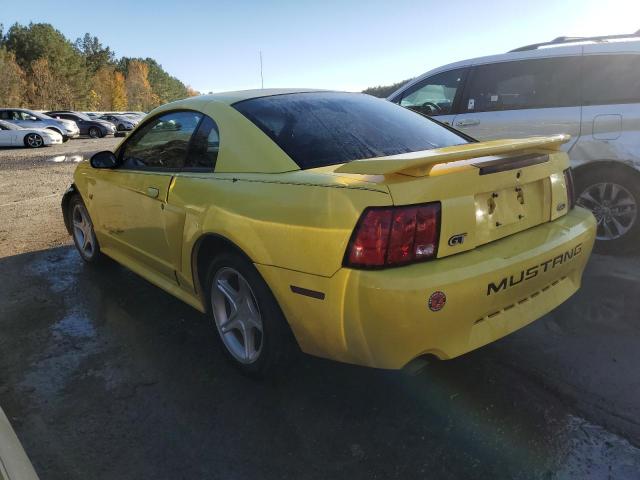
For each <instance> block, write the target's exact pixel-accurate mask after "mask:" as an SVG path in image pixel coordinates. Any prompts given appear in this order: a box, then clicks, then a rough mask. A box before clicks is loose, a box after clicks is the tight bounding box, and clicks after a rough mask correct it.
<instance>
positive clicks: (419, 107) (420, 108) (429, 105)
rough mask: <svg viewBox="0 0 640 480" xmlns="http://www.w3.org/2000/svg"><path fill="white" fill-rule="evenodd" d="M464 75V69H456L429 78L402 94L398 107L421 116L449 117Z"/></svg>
mask: <svg viewBox="0 0 640 480" xmlns="http://www.w3.org/2000/svg"><path fill="white" fill-rule="evenodd" d="M465 74H466V69H465V68H458V69H456V70H449V71H448V72H442V73H438V74H436V75H434V76H433V77H429V78H427V79H426V80H423V81H422V82H420V83H419V84H417V85H415V86H413V87H412V88H410V89H409V90H407V91H406V92H404V93H403V94H402V99H401V100H400V105H401V106H402V107H407V108H409V109H411V110H414V111H416V112H418V113H421V114H422V115H449V114H450V113H453V104H454V100H455V98H456V94H458V93H459V90H460V88H461V87H462V84H463V82H464V76H465Z"/></svg>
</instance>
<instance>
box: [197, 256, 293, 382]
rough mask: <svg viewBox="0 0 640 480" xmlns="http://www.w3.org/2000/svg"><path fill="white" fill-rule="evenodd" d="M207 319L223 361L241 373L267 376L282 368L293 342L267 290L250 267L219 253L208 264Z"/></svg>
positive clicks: (250, 265)
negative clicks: (212, 324)
mask: <svg viewBox="0 0 640 480" xmlns="http://www.w3.org/2000/svg"><path fill="white" fill-rule="evenodd" d="M207 294H208V301H209V307H210V312H211V316H212V318H213V321H214V323H215V325H216V329H217V330H218V336H219V338H220V341H221V343H222V346H223V348H224V351H225V353H226V355H227V357H228V358H229V359H230V360H231V362H232V363H233V364H234V365H235V366H236V367H237V368H239V369H240V370H241V371H242V372H243V373H245V374H247V375H250V376H255V377H268V376H273V375H274V374H277V373H279V372H280V371H282V370H283V369H284V367H285V366H286V365H287V363H288V360H289V359H290V356H291V354H292V352H293V351H294V345H295V344H294V340H293V337H292V334H291V331H290V330H289V326H288V324H287V322H286V320H285V318H284V315H283V314H282V312H281V311H280V307H279V306H278V303H277V302H276V300H275V298H274V297H273V294H272V293H271V290H270V289H269V287H268V286H267V284H266V283H265V281H264V280H263V279H262V277H261V276H260V274H259V273H258V271H257V270H256V268H255V267H254V266H253V264H252V263H251V262H250V261H248V260H247V259H245V258H244V257H242V256H241V255H239V254H235V253H223V254H221V255H219V256H218V257H216V258H215V259H214V260H213V261H212V263H211V265H210V266H209V270H208V275H207Z"/></svg>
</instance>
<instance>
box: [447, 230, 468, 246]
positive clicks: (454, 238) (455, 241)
mask: <svg viewBox="0 0 640 480" xmlns="http://www.w3.org/2000/svg"><path fill="white" fill-rule="evenodd" d="M466 236H467V233H466V232H465V233H456V234H455V235H451V237H449V241H448V242H447V243H448V244H449V246H450V247H455V246H456V245H462V243H463V242H464V237H466Z"/></svg>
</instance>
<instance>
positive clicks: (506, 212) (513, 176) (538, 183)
mask: <svg viewBox="0 0 640 480" xmlns="http://www.w3.org/2000/svg"><path fill="white" fill-rule="evenodd" d="M568 140H569V137H568V136H567V135H556V136H552V137H537V138H529V139H517V140H500V141H490V142H478V143H469V144H465V145H459V146H454V147H446V148H441V149H434V150H428V151H423V152H414V153H409V154H402V155H394V156H391V157H380V158H374V159H365V160H356V161H354V162H350V163H346V164H343V165H341V166H339V167H338V168H336V169H335V170H334V172H335V173H338V174H342V175H344V176H349V177H359V178H361V179H365V178H366V180H367V181H370V182H375V183H380V184H384V185H386V187H387V188H388V189H389V192H390V194H391V196H392V198H393V203H394V204H395V205H411V204H419V203H426V202H435V201H439V202H440V203H441V227H440V240H439V246H438V257H444V256H447V255H451V254H454V253H459V252H462V251H466V250H470V249H473V248H475V247H477V246H479V245H483V244H486V243H489V242H493V241H496V240H499V239H500V238H504V237H506V236H509V235H512V234H514V233H517V232H520V231H523V230H526V229H528V228H531V227H534V226H536V225H539V224H542V223H545V222H549V221H551V220H554V219H555V218H558V217H559V216H561V215H564V214H566V213H567V211H568V205H569V202H568V198H567V193H566V185H565V177H564V170H565V169H567V168H568V167H569V161H568V157H567V155H566V154H565V153H563V152H561V151H560V150H559V147H560V145H561V144H562V143H564V142H566V141H568ZM362 175H366V177H364V178H363V177H362ZM511 254H515V252H505V256H510V255H511Z"/></svg>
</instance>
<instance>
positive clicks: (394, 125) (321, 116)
mask: <svg viewBox="0 0 640 480" xmlns="http://www.w3.org/2000/svg"><path fill="white" fill-rule="evenodd" d="M233 106H234V108H236V110H238V111H239V112H240V113H242V114H243V115H244V116H246V117H247V118H248V119H249V120H251V121H252V122H253V123H254V124H255V125H257V126H258V127H259V128H260V129H261V130H262V131H263V132H264V133H266V134H267V135H268V136H269V137H271V139H272V140H273V141H274V142H275V143H276V144H278V146H279V147H280V148H282V150H284V151H285V152H286V153H287V155H289V156H290V157H291V158H292V159H293V161H294V162H296V163H297V164H298V165H299V166H300V168H302V169H305V168H314V167H322V166H326V165H335V164H338V163H346V162H350V161H352V160H358V159H362V158H374V157H383V156H386V155H396V154H399V153H408V152H416V151H420V150H431V149H433V148H440V147H447V146H450V145H460V144H463V143H467V140H465V139H464V138H463V137H462V136H460V135H458V134H456V133H454V132H453V131H451V130H448V129H447V128H445V127H443V126H441V125H439V124H438V123H436V122H434V121H432V120H429V119H428V118H425V117H423V116H421V115H419V114H417V113H414V112H412V111H410V110H407V109H405V108H402V107H399V106H397V105H395V104H393V103H391V102H388V101H386V100H381V99H378V98H374V97H371V96H369V95H364V94H359V93H340V92H314V93H293V94H287V95H274V96H270V97H261V98H254V99H250V100H244V101H242V102H238V103H236V104H234V105H233Z"/></svg>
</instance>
